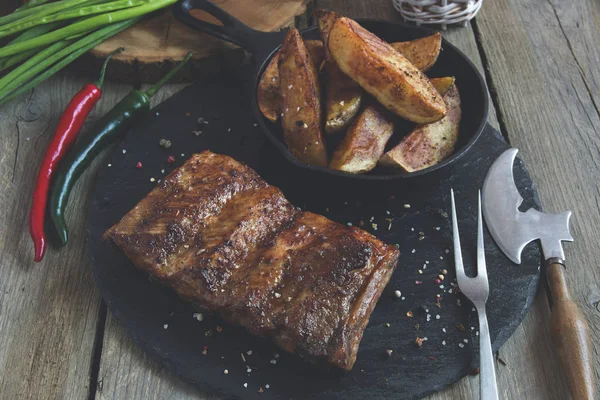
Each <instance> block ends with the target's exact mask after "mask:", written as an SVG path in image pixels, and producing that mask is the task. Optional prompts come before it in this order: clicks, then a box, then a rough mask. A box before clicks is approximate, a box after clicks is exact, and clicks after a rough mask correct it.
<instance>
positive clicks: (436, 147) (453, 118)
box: [379, 85, 461, 172]
mask: <svg viewBox="0 0 600 400" xmlns="http://www.w3.org/2000/svg"><path fill="white" fill-rule="evenodd" d="M444 101H445V102H446V105H447V107H448V113H447V114H446V116H445V117H444V118H443V119H442V120H440V121H438V122H434V123H431V124H426V125H420V126H418V127H416V128H415V129H414V130H413V131H412V132H411V133H410V134H409V135H408V136H406V137H405V138H404V139H402V141H401V142H400V143H399V144H398V145H397V146H396V147H394V148H393V149H392V150H390V151H388V152H387V153H385V154H384V155H383V157H381V159H380V160H379V164H380V165H381V166H384V167H395V168H402V169H403V170H405V171H406V172H415V171H419V170H422V169H425V168H428V167H431V166H433V165H435V164H437V163H439V162H440V161H442V160H443V159H444V158H446V157H448V156H449V155H450V154H452V152H453V151H454V146H455V145H456V140H457V138H458V129H459V124H460V118H461V104H460V94H459V92H458V89H457V87H456V85H453V86H452V87H451V88H450V89H449V90H448V92H446V94H445V95H444Z"/></svg>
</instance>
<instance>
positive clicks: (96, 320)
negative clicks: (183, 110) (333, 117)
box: [0, 0, 600, 400]
mask: <svg viewBox="0 0 600 400" xmlns="http://www.w3.org/2000/svg"><path fill="white" fill-rule="evenodd" d="M3 3H4V2H3ZM310 3H311V4H309V10H310V9H311V8H313V7H324V8H329V9H333V10H335V11H338V12H340V13H343V14H346V15H348V16H350V17H371V18H381V19H391V20H399V19H400V17H399V15H398V14H397V12H396V11H395V10H394V9H393V7H392V2H391V0H363V1H343V0H316V1H312V2H310ZM297 22H298V23H299V24H300V25H302V24H306V23H308V22H311V18H310V17H309V16H308V14H307V16H304V17H300V18H298V19H297ZM444 36H445V37H446V38H447V39H448V40H450V41H451V42H452V43H453V44H455V45H456V46H458V47H459V48H460V49H461V50H462V51H463V52H465V53H466V54H467V55H468V56H469V57H470V58H471V59H472V60H473V61H474V62H475V63H476V64H477V65H478V66H479V67H480V69H481V71H483V72H484V73H485V77H486V79H487V83H488V87H489V89H490V96H491V99H492V102H491V104H492V107H491V112H490V117H489V120H490V123H492V124H493V125H494V126H496V127H499V128H500V130H501V131H502V133H503V135H504V136H505V137H506V138H507V140H508V141H509V142H510V143H511V144H512V145H513V146H515V147H517V148H519V149H520V150H521V153H520V154H521V157H523V159H524V160H525V162H526V165H527V166H528V167H529V170H530V172H531V175H532V177H533V179H534V181H535V182H536V183H537V184H538V190H539V193H540V197H541V199H542V203H543V205H544V208H545V210H546V211H550V212H558V211H562V210H566V209H571V210H573V212H574V217H573V219H572V233H573V236H574V237H575V238H576V241H575V242H574V243H573V244H567V245H566V255H567V259H568V262H569V265H570V267H569V269H568V281H569V285H570V287H571V290H572V292H573V295H574V297H575V299H576V301H578V302H579V304H580V306H581V308H582V309H583V312H584V313H585V315H586V317H587V319H588V321H589V323H590V327H591V332H592V340H593V342H594V352H595V360H596V380H597V382H600V376H599V373H600V354H599V353H600V283H599V282H600V268H599V267H598V260H600V247H599V245H598V243H600V230H599V229H598V227H599V226H600V186H599V184H598V177H600V108H599V106H600V67H599V65H600V46H599V45H598V43H599V38H600V2H598V1H597V0H582V1H579V2H562V1H559V0H493V1H485V2H484V5H483V9H482V10H481V12H480V13H479V15H478V16H477V18H476V19H475V20H474V21H472V22H471V24H470V25H469V26H468V27H466V28H452V29H450V30H448V31H447V32H444ZM84 81H85V79H84V78H73V77H71V76H67V74H64V75H61V76H59V77H55V78H53V79H51V80H50V81H48V82H45V83H44V84H42V85H40V86H39V87H38V88H36V89H34V90H32V91H31V92H30V93H28V94H27V95H26V96H23V97H22V98H20V99H18V100H16V101H13V102H12V103H10V104H8V105H6V106H4V107H2V108H0V135H1V138H2V140H1V141H0V149H1V150H0V187H1V188H2V189H1V191H0V204H1V207H0V398H3V399H85V398H89V399H94V398H95V399H214V398H215V397H213V396H210V395H205V394H202V393H199V392H198V391H197V390H195V389H194V388H193V387H190V386H189V385H187V384H185V383H183V382H181V381H179V380H178V379H177V378H175V377H174V376H172V375H171V374H170V373H169V372H168V371H166V370H164V369H163V368H162V367H161V366H160V365H158V364H157V363H155V362H154V361H153V360H151V359H150V358H149V357H148V356H147V355H146V354H144V353H143V352H142V351H141V350H140V349H139V348H137V347H136V346H135V345H133V343H132V342H131V340H130V339H129V338H128V337H127V335H126V334H125V333H124V332H123V330H122V329H121V327H120V326H119V325H118V324H117V323H116V322H115V321H114V319H113V318H112V317H111V315H110V314H109V313H107V310H106V306H105V305H104V304H103V302H102V300H101V298H100V294H99V293H98V291H97V289H96V287H95V285H94V282H93V279H92V274H91V269H90V266H89V265H88V261H87V256H86V250H85V241H86V226H85V221H86V215H87V211H88V206H89V203H88V201H87V195H86V194H87V193H88V192H89V190H90V188H91V183H92V182H91V179H90V178H91V177H92V176H93V173H94V172H93V169H92V171H90V172H88V173H87V174H86V175H85V176H84V179H82V180H81V181H80V183H78V185H77V187H76V190H75V193H74V195H73V197H72V198H73V199H78V201H72V202H71V205H70V209H69V210H68V215H69V217H70V218H69V219H68V223H69V226H70V227H71V242H70V243H69V246H68V247H67V248H65V249H63V250H62V251H60V252H57V251H55V250H52V249H51V250H50V251H49V254H47V255H46V258H45V260H44V262H43V263H42V264H40V265H35V264H34V263H33V259H32V258H33V249H32V245H31V242H30V238H29V233H28V229H27V218H28V212H29V206H30V194H31V191H32V186H33V182H34V179H35V175H36V172H37V168H38V165H39V160H40V158H41V156H42V153H43V151H44V149H45V147H46V144H47V143H48V141H49V139H50V136H51V134H52V133H53V129H54V127H55V125H56V123H57V120H58V118H59V115H60V113H61V111H62V110H63V108H64V107H65V105H66V102H67V101H68V99H70V98H71V96H72V95H73V94H74V93H75V91H76V90H78V89H79V88H80V87H81V85H82V84H83V82H84ZM182 87H183V85H171V86H169V87H167V88H166V89H165V90H163V91H161V92H160V94H159V95H158V96H156V99H155V102H156V103H158V102H161V101H162V100H163V99H165V98H166V97H168V96H170V95H171V94H173V93H175V92H177V91H178V90H180V89H181V88H182ZM129 89H130V88H129V87H128V86H126V85H117V84H111V83H108V84H107V85H106V90H105V96H104V100H103V101H102V102H101V103H100V104H99V106H98V107H97V108H96V110H95V111H94V113H93V116H94V117H93V118H92V120H94V119H96V118H97V117H98V116H99V115H102V114H103V113H105V112H106V111H107V110H109V109H110V108H111V107H112V106H113V105H114V104H115V103H116V102H117V101H118V99H120V98H121V97H122V96H123V95H124V94H125V93H126V92H128V91H129ZM549 315H550V309H549V305H548V300H547V296H546V293H545V290H544V289H543V288H541V289H540V292H539V294H538V296H537V297H536V299H535V302H534V305H533V308H532V309H531V311H530V312H529V313H528V315H527V317H526V318H525V320H524V322H523V324H522V325H521V326H520V327H519V328H518V329H517V331H516V332H515V334H514V335H513V336H512V338H511V339H510V340H509V341H508V342H507V343H506V344H505V345H504V346H503V347H502V349H501V350H500V355H501V358H502V359H503V360H504V361H505V363H502V364H500V363H499V364H498V365H497V375H498V386H499V388H500V395H501V398H503V399H540V400H547V399H557V400H564V399H567V398H568V395H567V391H566V385H565V382H564V380H563V378H562V377H561V374H560V372H559V371H558V369H557V364H556V359H555V357H554V356H553V353H552V350H551V346H550V341H549ZM478 397H479V395H478V380H477V377H468V378H465V379H463V380H462V381H460V382H458V383H456V384H455V385H453V386H451V387H449V388H447V389H446V390H444V391H442V392H440V393H438V394H436V395H433V396H431V397H430V399H477V398H478Z"/></svg>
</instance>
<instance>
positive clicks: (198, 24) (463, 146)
mask: <svg viewBox="0 0 600 400" xmlns="http://www.w3.org/2000/svg"><path fill="white" fill-rule="evenodd" d="M192 10H203V11H206V12H208V13H209V14H211V15H212V16H214V17H215V18H217V19H218V20H219V21H221V23H222V24H223V25H215V24H211V23H209V22H205V21H202V20H199V19H197V18H195V17H194V16H192V14H191V11H192ZM173 12H174V14H175V17H176V18H177V19H179V20H180V21H182V22H184V23H185V24H187V25H189V26H191V27H192V28H195V29H197V30H200V31H202V32H205V33H208V34H210V35H213V36H216V37H218V38H220V39H223V40H226V41H228V42H231V43H233V44H236V45H238V46H241V47H243V48H244V49H246V50H248V51H250V52H251V53H252V55H253V57H254V65H253V68H254V70H253V75H252V80H253V81H252V86H250V87H251V90H250V91H251V93H250V96H251V104H252V112H253V114H254V117H255V119H256V121H257V122H258V124H259V126H260V128H261V129H262V131H263V132H264V133H265V135H266V136H267V137H268V138H269V139H270V140H271V142H273V144H274V145H275V147H276V148H277V149H278V150H279V151H280V152H281V153H282V154H283V156H284V157H285V158H286V159H287V160H288V161H289V162H291V163H292V164H294V165H295V166H297V167H300V168H303V169H308V170H312V171H318V172H320V173H323V174H327V175H329V176H332V177H341V178H347V179H356V180H361V181H365V180H381V181H388V180H394V179H401V178H408V177H416V176H421V175H424V174H427V173H430V172H433V171H436V170H439V169H442V168H444V167H446V166H449V165H451V164H453V163H454V162H455V161H456V160H458V159H459V158H460V157H462V156H463V155H464V154H465V153H466V152H467V151H468V150H469V149H471V147H472V146H473V144H474V143H475V141H476V140H477V138H479V136H480V135H481V132H482V131H483V128H484V126H485V122H486V119H487V114H488V96H487V89H486V86H485V83H484V81H483V79H482V77H481V75H480V74H479V72H478V71H477V68H476V67H475V66H474V65H473V63H472V62H471V61H470V60H469V59H468V58H467V57H466V56H465V55H464V54H463V53H461V52H460V51H459V50H458V49H457V48H456V47H454V46H453V45H451V44H450V43H448V42H447V41H446V40H443V42H442V51H441V53H440V56H439V58H438V61H437V62H436V64H435V65H434V67H433V68H431V69H430V70H429V71H428V72H427V75H428V76H430V77H442V76H454V77H456V82H457V85H458V88H459V91H460V98H461V102H462V110H463V111H462V119H461V123H460V130H459V138H458V143H457V145H456V150H455V151H454V154H452V155H451V156H450V157H448V158H447V159H445V160H444V161H442V162H440V163H439V164H437V165H435V166H432V167H430V168H427V169H424V170H421V171H417V172H412V173H406V172H401V171H395V170H382V169H381V168H377V169H376V170H375V171H373V172H371V173H369V174H360V175H354V174H349V173H346V172H341V171H335V170H331V169H328V168H323V167H316V166H312V165H308V164H304V163H302V162H300V161H298V160H297V159H296V158H295V157H294V156H293V155H292V154H291V153H290V151H289V150H288V149H287V146H286V144H285V141H284V139H283V133H282V130H281V125H280V124H279V123H271V122H270V121H269V120H267V119H266V118H264V117H263V116H262V114H261V113H260V110H259V108H258V101H257V96H256V93H257V88H258V83H259V81H260V77H261V75H262V73H263V71H264V70H265V68H266V67H267V65H268V64H269V61H270V59H271V57H272V56H273V55H274V54H275V53H276V52H277V50H279V48H280V47H281V43H282V41H283V38H284V36H285V34H286V32H285V31H282V32H261V31H256V30H254V29H251V28H250V27H248V26H246V25H244V24H243V23H242V22H240V21H238V20H237V19H235V18H234V17H232V16H231V15H229V14H228V13H226V12H225V11H223V10H222V9H220V8H219V7H217V6H215V5H213V4H212V3H210V2H209V1H207V0H181V1H179V2H178V3H177V4H176V6H175V8H174V10H173ZM357 22H359V23H360V24H361V25H362V26H364V27H365V28H366V29H368V30H369V31H371V32H373V33H374V34H375V35H377V36H379V37H381V38H382V39H384V40H386V41H388V42H399V41H406V40H412V39H416V38H419V37H423V36H428V35H431V34H432V33H434V31H432V30H429V29H425V28H421V27H416V26H410V25H405V24H401V23H395V22H387V21H374V20H363V19H359V20H357ZM301 34H302V36H303V37H304V38H305V39H320V36H319V31H318V29H317V27H316V26H313V27H310V28H307V29H304V30H303V31H302V32H301ZM404 129H406V130H408V129H410V125H409V124H407V126H406V127H404ZM404 129H403V130H404ZM394 136H395V137H396V141H395V143H397V142H398V141H399V138H398V136H399V135H394ZM395 143H394V142H391V143H390V144H388V146H390V145H394V144H395Z"/></svg>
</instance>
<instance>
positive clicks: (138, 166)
mask: <svg viewBox="0 0 600 400" xmlns="http://www.w3.org/2000/svg"><path fill="white" fill-rule="evenodd" d="M135 167H136V168H137V169H141V168H142V167H143V165H142V163H141V161H138V163H137V164H135Z"/></svg>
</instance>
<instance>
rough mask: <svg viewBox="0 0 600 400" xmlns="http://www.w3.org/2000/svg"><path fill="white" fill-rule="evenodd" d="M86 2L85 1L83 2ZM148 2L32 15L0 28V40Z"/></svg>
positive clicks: (121, 2) (120, 1) (122, 1)
mask: <svg viewBox="0 0 600 400" xmlns="http://www.w3.org/2000/svg"><path fill="white" fill-rule="evenodd" d="M84 1H87V0H84ZM148 2H149V0H118V1H113V2H111V3H103V4H96V5H89V6H84V7H81V8H74V9H72V10H66V11H65V12H61V13H57V14H52V15H47V16H45V17H42V18H38V16H37V15H34V16H32V17H29V18H25V19H24V20H18V21H15V22H13V23H11V24H8V25H5V26H3V27H1V28H0V38H3V37H6V36H10V35H13V34H15V33H17V32H21V31H24V30H26V29H29V28H32V27H35V26H38V25H44V24H48V23H50V22H56V21H64V20H68V19H73V18H79V17H82V16H87V15H94V14H103V13H106V12H110V11H117V10H121V9H126V8H132V7H136V6H140V5H144V4H147V3H148Z"/></svg>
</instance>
